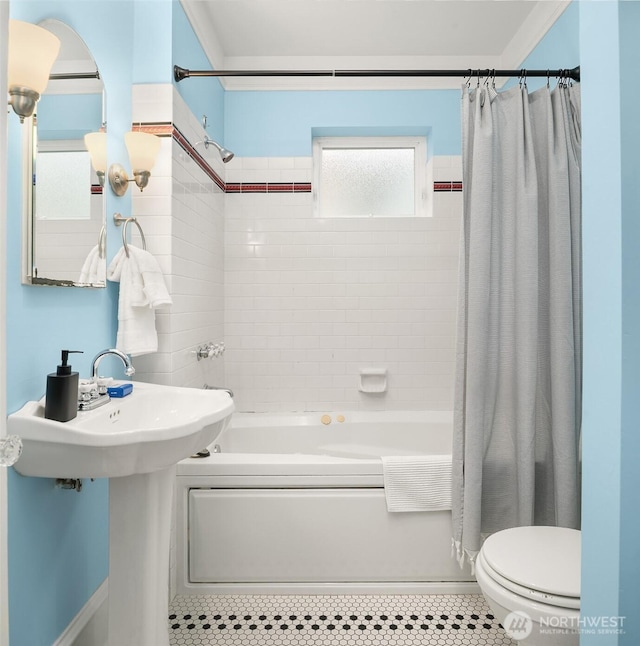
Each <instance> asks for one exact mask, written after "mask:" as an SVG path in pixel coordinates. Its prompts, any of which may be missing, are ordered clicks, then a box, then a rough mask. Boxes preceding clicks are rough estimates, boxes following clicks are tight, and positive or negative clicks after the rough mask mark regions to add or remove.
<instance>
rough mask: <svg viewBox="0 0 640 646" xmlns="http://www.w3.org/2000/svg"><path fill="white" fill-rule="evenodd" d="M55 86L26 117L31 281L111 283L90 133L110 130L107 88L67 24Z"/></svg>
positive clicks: (52, 27)
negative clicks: (89, 146) (28, 119)
mask: <svg viewBox="0 0 640 646" xmlns="http://www.w3.org/2000/svg"><path fill="white" fill-rule="evenodd" d="M40 26H41V27H44V28H45V29H47V30H49V31H51V32H53V33H54V34H55V35H56V36H58V38H60V41H61V47H60V54H59V55H58V58H57V60H56V62H55V63H54V65H53V69H52V71H51V77H50V79H49V84H48V85H47V88H46V90H45V92H44V93H43V95H42V97H41V98H40V101H39V102H38V105H37V107H36V113H35V115H34V116H33V118H32V120H31V123H30V124H29V125H27V122H26V121H25V128H24V129H25V145H26V147H27V151H26V154H25V155H24V158H25V161H26V166H27V168H25V178H26V181H27V183H28V195H27V199H26V200H25V204H26V207H27V208H26V214H25V215H26V222H25V224H26V226H25V232H26V240H25V242H26V253H25V259H26V263H25V264H26V267H25V272H24V281H23V282H26V283H27V284H31V285H36V284H37V285H63V286H70V287H104V286H105V285H106V280H105V278H106V277H105V272H106V236H105V231H106V229H105V197H104V191H103V187H102V186H101V182H100V180H99V178H98V176H97V175H96V173H95V171H94V170H93V168H92V166H91V159H90V157H89V153H88V152H87V149H86V146H85V143H84V136H85V135H86V134H87V133H90V132H96V131H99V130H100V129H104V124H105V110H104V105H105V104H104V85H103V83H102V80H101V79H100V75H99V73H98V68H97V66H96V63H95V61H94V60H93V57H92V55H91V52H90V51H89V50H88V48H87V46H86V45H85V43H84V42H83V41H82V39H81V38H80V37H79V36H78V34H77V33H76V32H75V31H73V29H71V28H70V27H68V26H67V25H65V24H64V23H62V22H60V21H58V20H53V19H48V20H44V21H43V22H41V23H40Z"/></svg>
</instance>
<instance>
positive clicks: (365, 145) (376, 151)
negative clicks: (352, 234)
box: [314, 137, 426, 217]
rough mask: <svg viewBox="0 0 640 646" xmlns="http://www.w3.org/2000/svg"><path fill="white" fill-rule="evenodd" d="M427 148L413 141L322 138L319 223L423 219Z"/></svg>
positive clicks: (317, 174)
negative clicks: (335, 219) (345, 219)
mask: <svg viewBox="0 0 640 646" xmlns="http://www.w3.org/2000/svg"><path fill="white" fill-rule="evenodd" d="M425 166H426V146H425V144H424V140H423V139H422V140H421V139H416V138H409V139H408V140H404V139H401V138H392V139H387V138H365V137H362V138H357V139H355V138H343V139H340V138H328V137H327V138H318V139H316V140H315V142H314V188H315V199H316V213H317V215H319V216H321V217H412V216H416V215H423V214H424V209H423V208H422V202H423V197H424V186H425V182H424V175H425V172H426V171H425Z"/></svg>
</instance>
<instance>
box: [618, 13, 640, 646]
mask: <svg viewBox="0 0 640 646" xmlns="http://www.w3.org/2000/svg"><path fill="white" fill-rule="evenodd" d="M619 25H620V78H621V83H620V88H621V92H620V125H621V130H620V132H621V141H622V146H621V169H622V176H621V185H622V203H621V206H622V230H621V234H622V283H621V289H622V349H621V355H622V414H621V427H622V433H621V478H620V479H621V495H620V563H619V579H620V615H621V616H624V617H626V618H627V619H626V625H625V634H624V636H623V637H622V639H621V640H620V644H628V645H631V644H638V643H640V618H638V608H639V607H640V554H639V550H638V546H639V545H640V518H639V517H638V497H637V491H638V489H639V488H640V475H639V473H638V464H639V460H640V434H639V433H638V419H639V418H640V401H639V399H638V393H640V370H639V369H638V366H639V365H640V290H639V289H638V278H639V277H640V253H639V249H640V218H639V217H638V204H640V184H639V182H638V174H639V171H640V166H639V164H638V150H640V123H639V121H638V106H639V105H640V89H639V88H638V84H637V83H634V82H632V81H631V79H633V74H634V73H637V71H638V69H639V66H640V46H639V45H638V34H640V3H639V2H621V3H620V5H619Z"/></svg>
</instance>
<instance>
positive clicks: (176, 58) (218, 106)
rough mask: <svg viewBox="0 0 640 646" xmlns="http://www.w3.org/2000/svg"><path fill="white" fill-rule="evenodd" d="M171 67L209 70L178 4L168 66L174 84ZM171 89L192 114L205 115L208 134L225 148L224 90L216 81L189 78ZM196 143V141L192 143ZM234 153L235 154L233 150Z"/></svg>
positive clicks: (200, 47) (175, 7)
mask: <svg viewBox="0 0 640 646" xmlns="http://www.w3.org/2000/svg"><path fill="white" fill-rule="evenodd" d="M173 65H179V66H180V67H184V68H185V69H190V70H208V69H211V63H210V62H209V60H208V59H207V57H206V55H205V53H204V51H203V49H202V46H201V45H200V43H199V42H198V39H197V38H196V35H195V33H194V31H193V28H192V27H191V23H190V22H189V20H188V18H187V16H186V14H185V12H184V9H183V8H182V5H181V4H180V3H175V4H174V10H173V62H172V64H171V66H170V71H171V79H170V80H171V81H173ZM173 82H174V86H175V87H176V89H177V90H178V93H179V94H180V96H181V97H182V98H183V99H184V100H185V102H186V104H187V105H188V106H189V108H190V109H191V112H193V114H194V115H195V116H196V117H198V119H201V118H202V117H203V116H204V115H206V116H207V134H208V135H209V137H211V139H214V140H215V141H217V142H218V143H219V144H221V145H223V146H224V145H226V141H225V138H224V121H225V112H224V109H225V106H224V90H223V89H222V86H221V85H220V82H219V81H218V79H216V78H213V77H210V78H190V79H186V80H184V81H181V82H180V83H175V81H173ZM192 143H195V142H192ZM234 152H236V151H235V150H234Z"/></svg>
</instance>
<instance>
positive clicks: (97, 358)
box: [91, 348, 136, 381]
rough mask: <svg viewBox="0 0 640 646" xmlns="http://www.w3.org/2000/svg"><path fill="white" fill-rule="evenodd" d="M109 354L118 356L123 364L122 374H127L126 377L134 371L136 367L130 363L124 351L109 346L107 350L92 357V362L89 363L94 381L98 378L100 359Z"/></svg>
mask: <svg viewBox="0 0 640 646" xmlns="http://www.w3.org/2000/svg"><path fill="white" fill-rule="evenodd" d="M109 354H112V355H114V356H116V357H118V358H119V359H120V360H121V361H122V363H123V364H124V374H125V375H127V377H130V376H131V375H132V374H133V373H134V372H135V371H136V369H135V368H134V367H133V365H132V364H131V360H130V359H129V357H128V356H127V355H126V354H125V353H124V352H120V350H116V349H115V348H111V349H109V350H103V351H102V352H98V354H97V355H96V356H95V357H94V358H93V362H92V364H91V365H92V369H91V374H92V375H93V379H94V381H95V380H96V379H97V378H98V365H99V364H100V361H102V358H103V357H106V356H107V355H109Z"/></svg>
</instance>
